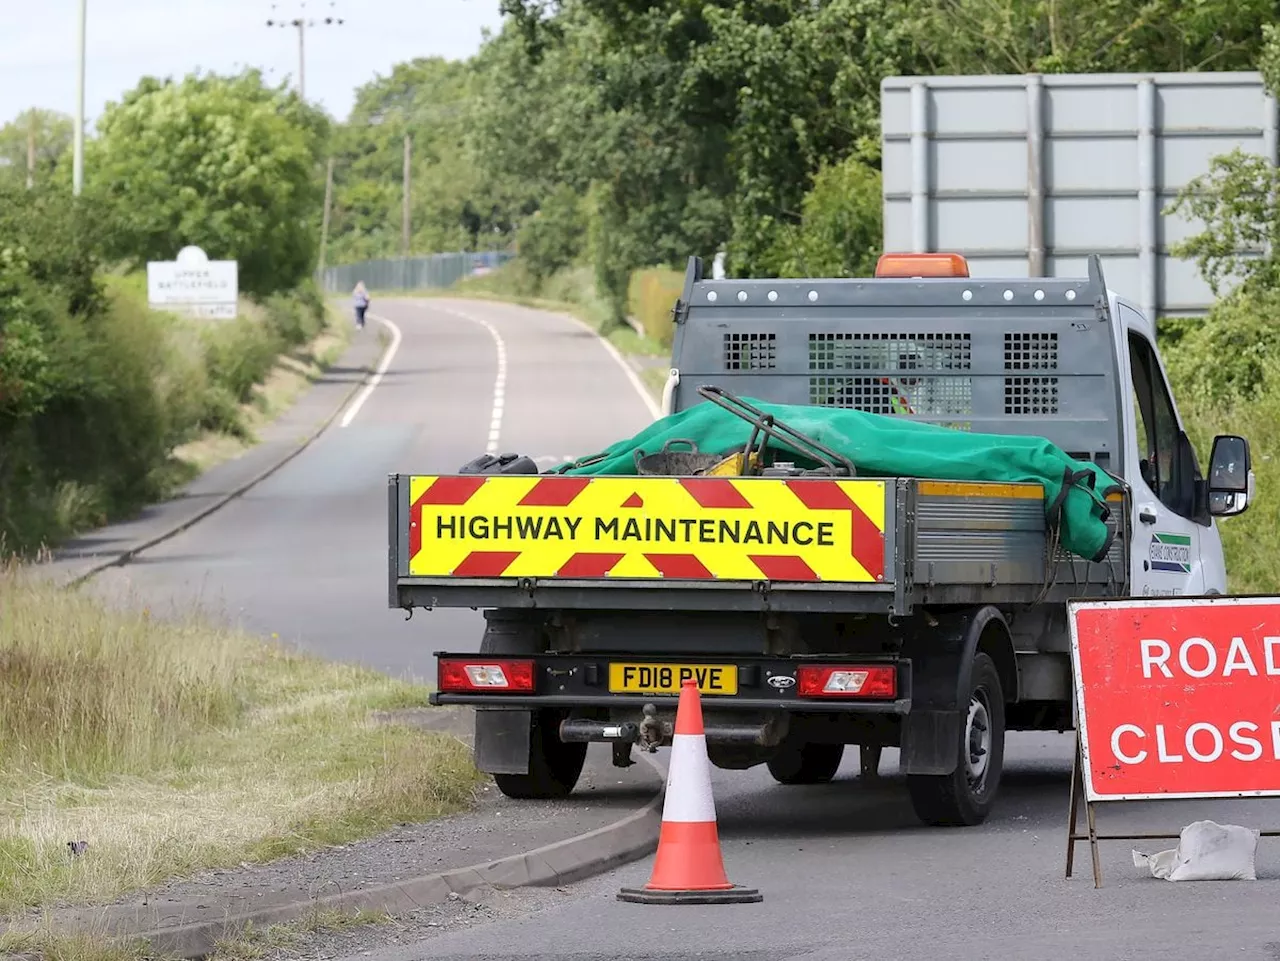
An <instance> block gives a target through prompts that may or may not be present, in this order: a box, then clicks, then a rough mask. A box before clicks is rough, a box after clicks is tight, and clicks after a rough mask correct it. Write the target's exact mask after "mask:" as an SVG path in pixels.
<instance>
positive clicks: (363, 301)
mask: <svg viewBox="0 0 1280 961" xmlns="http://www.w3.org/2000/svg"><path fill="white" fill-rule="evenodd" d="M351 299H352V301H353V302H354V303H355V307H356V327H357V328H358V329H360V330H364V312H365V311H366V310H368V309H369V291H367V290H365V288H364V281H363V280H361V281H358V282H357V283H356V289H355V290H354V291H353V292H352V294H351Z"/></svg>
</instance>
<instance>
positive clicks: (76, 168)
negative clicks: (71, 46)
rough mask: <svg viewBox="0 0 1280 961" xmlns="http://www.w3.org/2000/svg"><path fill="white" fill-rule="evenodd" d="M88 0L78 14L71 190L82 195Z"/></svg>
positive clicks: (82, 1) (78, 8)
mask: <svg viewBox="0 0 1280 961" xmlns="http://www.w3.org/2000/svg"><path fill="white" fill-rule="evenodd" d="M86 3H87V0H80V3H79V4H78V5H77V16H76V47H77V52H78V56H77V57H76V130H75V140H74V146H73V153H72V159H71V192H72V193H73V194H74V195H75V196H77V197H78V196H80V190H81V189H82V188H83V187H84V35H85V18H86V10H85V5H86Z"/></svg>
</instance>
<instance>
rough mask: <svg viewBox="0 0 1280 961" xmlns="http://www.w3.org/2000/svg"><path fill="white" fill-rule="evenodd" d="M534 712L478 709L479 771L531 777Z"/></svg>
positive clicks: (477, 753)
mask: <svg viewBox="0 0 1280 961" xmlns="http://www.w3.org/2000/svg"><path fill="white" fill-rule="evenodd" d="M532 730H533V712H532V711H520V710H511V709H508V708H497V709H492V708H477V709H476V744H475V760H476V767H477V768H479V769H480V770H481V771H483V772H484V773H485V774H528V773H529V739H530V735H531V732H532Z"/></svg>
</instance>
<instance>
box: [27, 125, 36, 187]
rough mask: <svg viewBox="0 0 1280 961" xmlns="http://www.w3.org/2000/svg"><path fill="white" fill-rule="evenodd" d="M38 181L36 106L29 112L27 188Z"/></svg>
mask: <svg viewBox="0 0 1280 961" xmlns="http://www.w3.org/2000/svg"><path fill="white" fill-rule="evenodd" d="M35 183H36V108H35V107H32V108H31V109H30V110H29V111H28V112H27V189H28V190H30V189H31V188H32V187H34V186H35Z"/></svg>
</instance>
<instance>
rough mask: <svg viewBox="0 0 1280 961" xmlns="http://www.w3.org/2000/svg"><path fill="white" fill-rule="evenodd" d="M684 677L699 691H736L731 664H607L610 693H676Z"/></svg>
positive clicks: (718, 692)
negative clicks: (696, 686) (690, 679)
mask: <svg viewBox="0 0 1280 961" xmlns="http://www.w3.org/2000/svg"><path fill="white" fill-rule="evenodd" d="M686 678H692V679H693V680H694V681H696V682H697V683H698V691H699V692H700V693H702V694H712V695H715V694H730V695H731V694H737V693H738V668H737V666H736V665H733V664H610V665H609V691H610V693H613V694H679V693H680V685H681V684H683V683H684V681H685V679H686Z"/></svg>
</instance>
